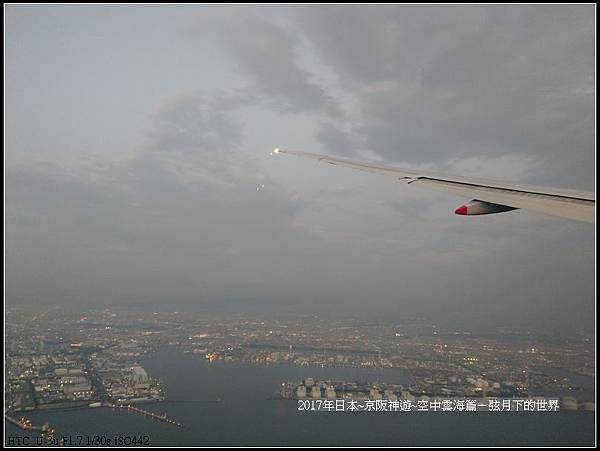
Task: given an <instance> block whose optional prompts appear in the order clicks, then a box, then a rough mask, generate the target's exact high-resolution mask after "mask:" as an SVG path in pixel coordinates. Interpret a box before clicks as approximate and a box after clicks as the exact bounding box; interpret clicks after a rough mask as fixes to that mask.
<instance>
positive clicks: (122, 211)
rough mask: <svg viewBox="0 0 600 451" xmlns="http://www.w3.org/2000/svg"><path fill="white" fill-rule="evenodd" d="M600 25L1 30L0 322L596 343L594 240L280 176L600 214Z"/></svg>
mask: <svg viewBox="0 0 600 451" xmlns="http://www.w3.org/2000/svg"><path fill="white" fill-rule="evenodd" d="M595 14H596V10H595V6H594V5H547V6H544V5H533V6H526V5H518V6H501V5H488V6H467V5H435V6H427V5H275V6H273V5H237V6H234V5H229V6H222V5H180V6H167V5H127V6H116V5H114V6H111V5H80V6H72V5H58V6H57V5H29V6H26V5H7V6H5V73H4V75H5V92H4V93H5V104H4V108H5V125H4V126H5V154H4V159H5V227H6V230H5V245H6V250H5V263H6V267H5V282H6V285H5V297H6V302H7V304H9V305H15V304H19V303H28V302H36V303H39V304H41V305H48V306H51V305H69V306H70V305H73V306H82V308H89V307H93V306H101V305H123V306H125V305H138V306H139V305H142V306H143V305H148V306H149V308H150V306H152V308H155V306H157V305H159V306H162V307H163V308H167V309H169V308H171V307H172V308H173V309H179V308H180V306H181V305H184V306H188V307H189V308H193V307H195V306H197V307H200V306H207V305H208V306H211V308H214V309H217V310H219V309H223V311H236V312H241V313H244V312H246V311H248V312H251V311H252V312H261V313H265V314H277V313H283V312H293V313H302V314H315V315H321V314H322V315H331V314H337V315H343V316H344V317H356V318H369V319H371V318H381V319H386V320H392V321H394V320H396V319H401V318H405V317H414V316H419V317H427V318H430V319H432V320H433V321H436V322H439V323H440V324H448V325H454V326H456V327H467V328H468V327H470V326H471V327H475V326H477V327H482V328H488V327H490V328H492V327H496V326H505V325H514V326H518V327H525V328H532V329H534V330H542V331H546V332H553V331H560V332H563V333H564V332H566V333H567V334H570V333H577V332H579V331H593V330H594V312H595V276H594V273H595V271H594V269H595V226H593V225H590V224H585V223H579V222H574V221H569V220H563V219H559V218H554V217H547V216H543V215H541V214H537V213H533V212H528V211H522V210H517V211H513V212H509V213H503V214H498V215H489V216H481V217H473V218H472V217H461V216H456V215H454V213H453V212H454V209H455V208H456V207H458V206H459V205H462V204H463V203H464V202H465V201H468V200H470V199H465V198H457V197H455V196H453V195H449V194H443V193H435V192H431V191H427V190H421V189H418V188H413V187H410V186H407V185H405V184H403V183H401V182H398V181H397V180H394V179H393V178H386V177H379V176H376V175H373V174H365V173H360V172H355V171H352V170H349V169H345V168H333V167H331V166H329V165H323V164H320V163H318V162H316V161H310V160H302V159H297V158H293V157H280V156H276V157H274V156H271V155H269V152H270V151H271V150H272V149H273V148H275V147H281V148H287V149H290V150H300V151H308V152H317V153H327V154H331V155H337V156H342V157H347V158H353V159H359V160H368V161H377V162H380V163H383V164H389V165H395V166H399V167H409V168H419V169H427V170H434V171H436V172H442V173H448V174H457V175H464V176H477V177H488V178H493V179H498V180H504V181H516V182H520V183H527V184H537V185H543V186H551V187H558V188H573V189H582V190H588V191H594V190H595V175H596V174H595V94H596V90H595V84H596V78H595V27H596V23H595Z"/></svg>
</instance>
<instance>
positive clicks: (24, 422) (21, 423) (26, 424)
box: [4, 415, 54, 436]
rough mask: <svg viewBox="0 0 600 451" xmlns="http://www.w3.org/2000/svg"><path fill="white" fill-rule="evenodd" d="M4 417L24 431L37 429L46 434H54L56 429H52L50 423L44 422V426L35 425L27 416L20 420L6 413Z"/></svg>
mask: <svg viewBox="0 0 600 451" xmlns="http://www.w3.org/2000/svg"><path fill="white" fill-rule="evenodd" d="M4 417H5V418H6V420H7V421H8V422H9V423H12V424H14V425H15V426H17V427H18V428H20V429H22V430H24V431H37V432H40V433H42V434H44V435H50V436H52V435H54V429H52V428H51V427H50V425H49V424H48V423H44V424H43V425H42V426H34V425H33V424H32V423H31V420H28V419H27V418H25V417H23V418H21V419H20V420H17V419H16V418H13V417H11V416H9V415H5V416H4Z"/></svg>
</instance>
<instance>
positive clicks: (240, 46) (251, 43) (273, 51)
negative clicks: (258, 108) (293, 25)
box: [212, 13, 337, 113]
mask: <svg viewBox="0 0 600 451" xmlns="http://www.w3.org/2000/svg"><path fill="white" fill-rule="evenodd" d="M212 33H213V35H214V36H215V37H216V39H217V42H219V43H221V44H222V45H223V47H224V48H225V49H226V50H227V52H228V53H229V54H230V55H231V56H232V57H233V59H234V61H235V63H236V64H237V65H238V67H239V69H240V71H241V72H242V73H243V74H244V75H246V76H248V77H250V79H251V80H252V81H253V85H252V89H258V90H259V91H260V92H261V93H263V94H266V95H267V96H270V97H271V98H272V99H273V101H272V102H271V103H270V106H271V107H272V108H274V109H276V110H280V111H288V112H305V111H314V110H320V109H325V110H327V111H329V112H330V113H331V112H336V111H337V107H336V105H335V104H333V100H332V98H330V97H328V96H327V95H326V93H325V91H324V90H323V88H322V87H320V86H319V85H317V84H316V83H314V82H313V81H311V76H310V74H309V73H308V72H307V71H305V70H303V69H302V68H301V67H300V66H299V65H298V62H297V45H298V42H297V39H295V38H294V37H293V36H292V35H291V33H290V32H289V31H287V30H285V29H284V28H283V27H282V26H280V25H276V24H274V23H272V22H270V21H267V20H264V19H262V18H260V17H257V16H254V15H252V14H235V13H234V14H232V15H231V16H228V18H227V20H226V23H225V26H218V27H217V28H216V29H215V28H213V29H212Z"/></svg>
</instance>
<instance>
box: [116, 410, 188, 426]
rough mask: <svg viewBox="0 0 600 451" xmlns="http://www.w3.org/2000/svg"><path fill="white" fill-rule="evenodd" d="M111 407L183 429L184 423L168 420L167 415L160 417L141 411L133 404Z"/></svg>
mask: <svg viewBox="0 0 600 451" xmlns="http://www.w3.org/2000/svg"><path fill="white" fill-rule="evenodd" d="M111 407H112V408H113V409H124V410H127V411H128V412H132V413H137V414H138V415H143V416H145V417H149V418H152V419H153V420H157V421H161V422H163V423H167V424H172V425H173V426H176V427H178V428H182V427H183V424H182V423H178V422H177V421H175V420H172V419H170V418H168V417H167V414H166V413H163V414H162V415H158V414H156V413H154V412H150V411H148V410H144V409H140V408H138V407H135V406H132V405H131V404H112V405H111Z"/></svg>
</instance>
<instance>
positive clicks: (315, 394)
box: [310, 385, 321, 399]
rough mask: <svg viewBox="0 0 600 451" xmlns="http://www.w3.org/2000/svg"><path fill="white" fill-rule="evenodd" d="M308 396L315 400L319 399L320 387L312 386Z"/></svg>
mask: <svg viewBox="0 0 600 451" xmlns="http://www.w3.org/2000/svg"><path fill="white" fill-rule="evenodd" d="M310 396H312V397H313V398H315V399H319V398H320V397H321V387H318V386H316V385H313V388H312V390H311V391H310Z"/></svg>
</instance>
